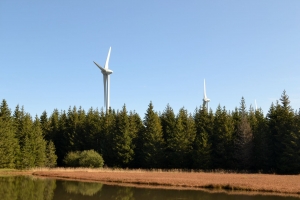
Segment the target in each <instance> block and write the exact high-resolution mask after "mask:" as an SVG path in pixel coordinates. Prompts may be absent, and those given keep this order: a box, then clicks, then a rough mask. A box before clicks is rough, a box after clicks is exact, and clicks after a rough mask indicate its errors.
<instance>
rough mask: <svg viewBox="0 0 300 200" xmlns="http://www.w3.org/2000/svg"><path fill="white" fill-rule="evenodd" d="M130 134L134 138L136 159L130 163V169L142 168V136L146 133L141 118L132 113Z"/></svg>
mask: <svg viewBox="0 0 300 200" xmlns="http://www.w3.org/2000/svg"><path fill="white" fill-rule="evenodd" d="M128 119H129V130H130V131H129V132H130V135H131V137H132V148H133V151H134V158H133V160H132V162H131V163H130V167H133V168H140V167H141V164H140V163H141V162H140V161H141V151H142V142H141V141H142V140H141V136H142V133H143V132H144V128H145V127H144V125H143V121H142V119H141V117H140V116H139V115H138V114H137V113H135V112H130V113H129V116H128Z"/></svg>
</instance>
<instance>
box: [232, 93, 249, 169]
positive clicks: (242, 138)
mask: <svg viewBox="0 0 300 200" xmlns="http://www.w3.org/2000/svg"><path fill="white" fill-rule="evenodd" d="M247 114H248V113H247V111H246V104H245V99H244V98H243V97H242V100H241V104H240V108H239V117H240V120H239V122H238V126H237V130H236V135H235V138H234V158H235V161H236V167H237V168H238V169H242V170H245V169H251V168H252V156H253V134H252V129H251V127H250V123H249V122H248V115H247Z"/></svg>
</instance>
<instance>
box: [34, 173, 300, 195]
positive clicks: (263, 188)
mask: <svg viewBox="0 0 300 200" xmlns="http://www.w3.org/2000/svg"><path fill="white" fill-rule="evenodd" d="M31 173H32V174H33V175H35V176H43V177H55V178H63V179H76V180H83V181H99V182H106V183H115V184H136V185H139V186H156V187H169V188H170V187H172V188H178V189H202V188H203V189H223V190H224V189H225V190H228V191H255V192H268V193H269V192H271V193H278V194H291V195H297V196H298V195H299V196H300V175H273V174H236V173H221V172H220V173H204V172H180V171H176V170H174V171H169V172H164V171H162V170H153V171H145V170H122V169H120V170H114V169H84V168H79V169H65V168H56V169H35V170H32V171H31Z"/></svg>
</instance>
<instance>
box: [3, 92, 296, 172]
mask: <svg viewBox="0 0 300 200" xmlns="http://www.w3.org/2000/svg"><path fill="white" fill-rule="evenodd" d="M86 149H94V150H95V151H93V153H91V152H85V154H86V155H85V156H84V157H85V158H86V159H81V162H80V158H81V157H80V156H81V153H82V151H84V150H86ZM69 152H70V153H69ZM71 152H73V153H71ZM68 153H69V154H68ZM93 154H95V155H96V154H101V155H102V156H103V158H104V160H105V164H106V165H107V166H108V167H130V168H181V169H182V168H184V169H192V168H193V169H204V170H211V169H227V170H241V171H242V170H248V171H254V172H255V171H261V172H267V173H270V172H271V173H273V172H275V173H280V174H297V173H300V112H299V111H298V112H294V111H293V110H292V108H291V107H290V102H289V98H288V96H287V95H286V93H285V91H284V92H283V94H282V96H281V99H280V102H276V103H275V104H272V105H271V107H270V109H269V112H268V114H267V116H264V114H263V113H262V111H261V110H260V109H258V110H255V111H254V109H253V108H252V107H251V106H250V109H249V110H247V109H246V104H245V99H244V98H242V99H241V103H240V107H239V108H235V110H233V111H227V110H226V109H225V107H224V108H221V106H218V108H217V110H216V111H215V113H213V111H212V110H210V112H209V113H208V112H207V109H205V108H204V109H203V108H200V109H199V110H198V109H196V112H195V114H194V116H193V117H192V116H191V114H189V113H188V111H187V110H185V109H184V108H182V109H180V110H179V112H178V114H175V113H174V112H173V109H172V108H171V106H170V105H167V107H166V109H165V110H164V112H163V113H162V114H161V115H160V116H158V114H157V112H155V111H154V110H153V105H152V103H150V104H149V107H148V109H147V112H146V114H145V117H144V121H142V120H141V118H140V116H139V115H138V114H137V113H135V112H129V114H128V112H127V110H126V107H125V106H124V107H123V108H122V110H121V111H117V112H115V110H112V109H110V110H109V111H108V112H103V110H100V111H98V110H93V109H92V108H91V109H89V110H88V112H85V111H84V110H83V109H82V108H81V107H79V109H77V108H76V107H73V108H71V107H70V108H69V109H68V111H67V112H66V111H60V112H59V111H58V110H54V112H53V113H52V114H51V115H50V116H49V117H48V116H47V113H46V112H43V113H42V115H41V116H40V117H39V118H38V117H35V118H34V119H32V117H31V116H30V115H29V114H28V113H26V112H25V111H24V108H23V107H21V108H20V107H19V106H17V107H16V108H15V110H14V113H13V115H12V114H11V112H10V109H9V108H8V106H7V103H6V101H5V100H3V101H2V103H1V106H0V167H6V168H21V169H23V168H31V167H44V166H46V167H55V166H56V164H57V165H58V166H68V165H69V166H80V165H82V166H86V167H89V166H95V165H94V164H90V163H92V162H93V160H94V158H93V156H92V155H93ZM67 155H68V156H69V157H67ZM64 158H65V161H66V163H67V164H66V163H65V162H63V160H64ZM96 160H97V159H96ZM70 163H71V164H70Z"/></svg>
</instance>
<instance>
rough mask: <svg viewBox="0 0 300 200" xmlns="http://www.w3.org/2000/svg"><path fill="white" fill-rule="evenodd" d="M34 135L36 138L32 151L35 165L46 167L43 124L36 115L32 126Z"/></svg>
mask: <svg viewBox="0 0 300 200" xmlns="http://www.w3.org/2000/svg"><path fill="white" fill-rule="evenodd" d="M32 137H33V138H34V140H33V144H34V149H33V150H34V151H33V152H32V154H34V155H35V159H34V161H35V162H34V166H35V167H44V166H45V162H46V153H45V152H46V141H45V139H44V137H43V132H42V129H41V124H40V121H39V118H38V117H37V116H36V117H35V120H34V123H33V127H32Z"/></svg>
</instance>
